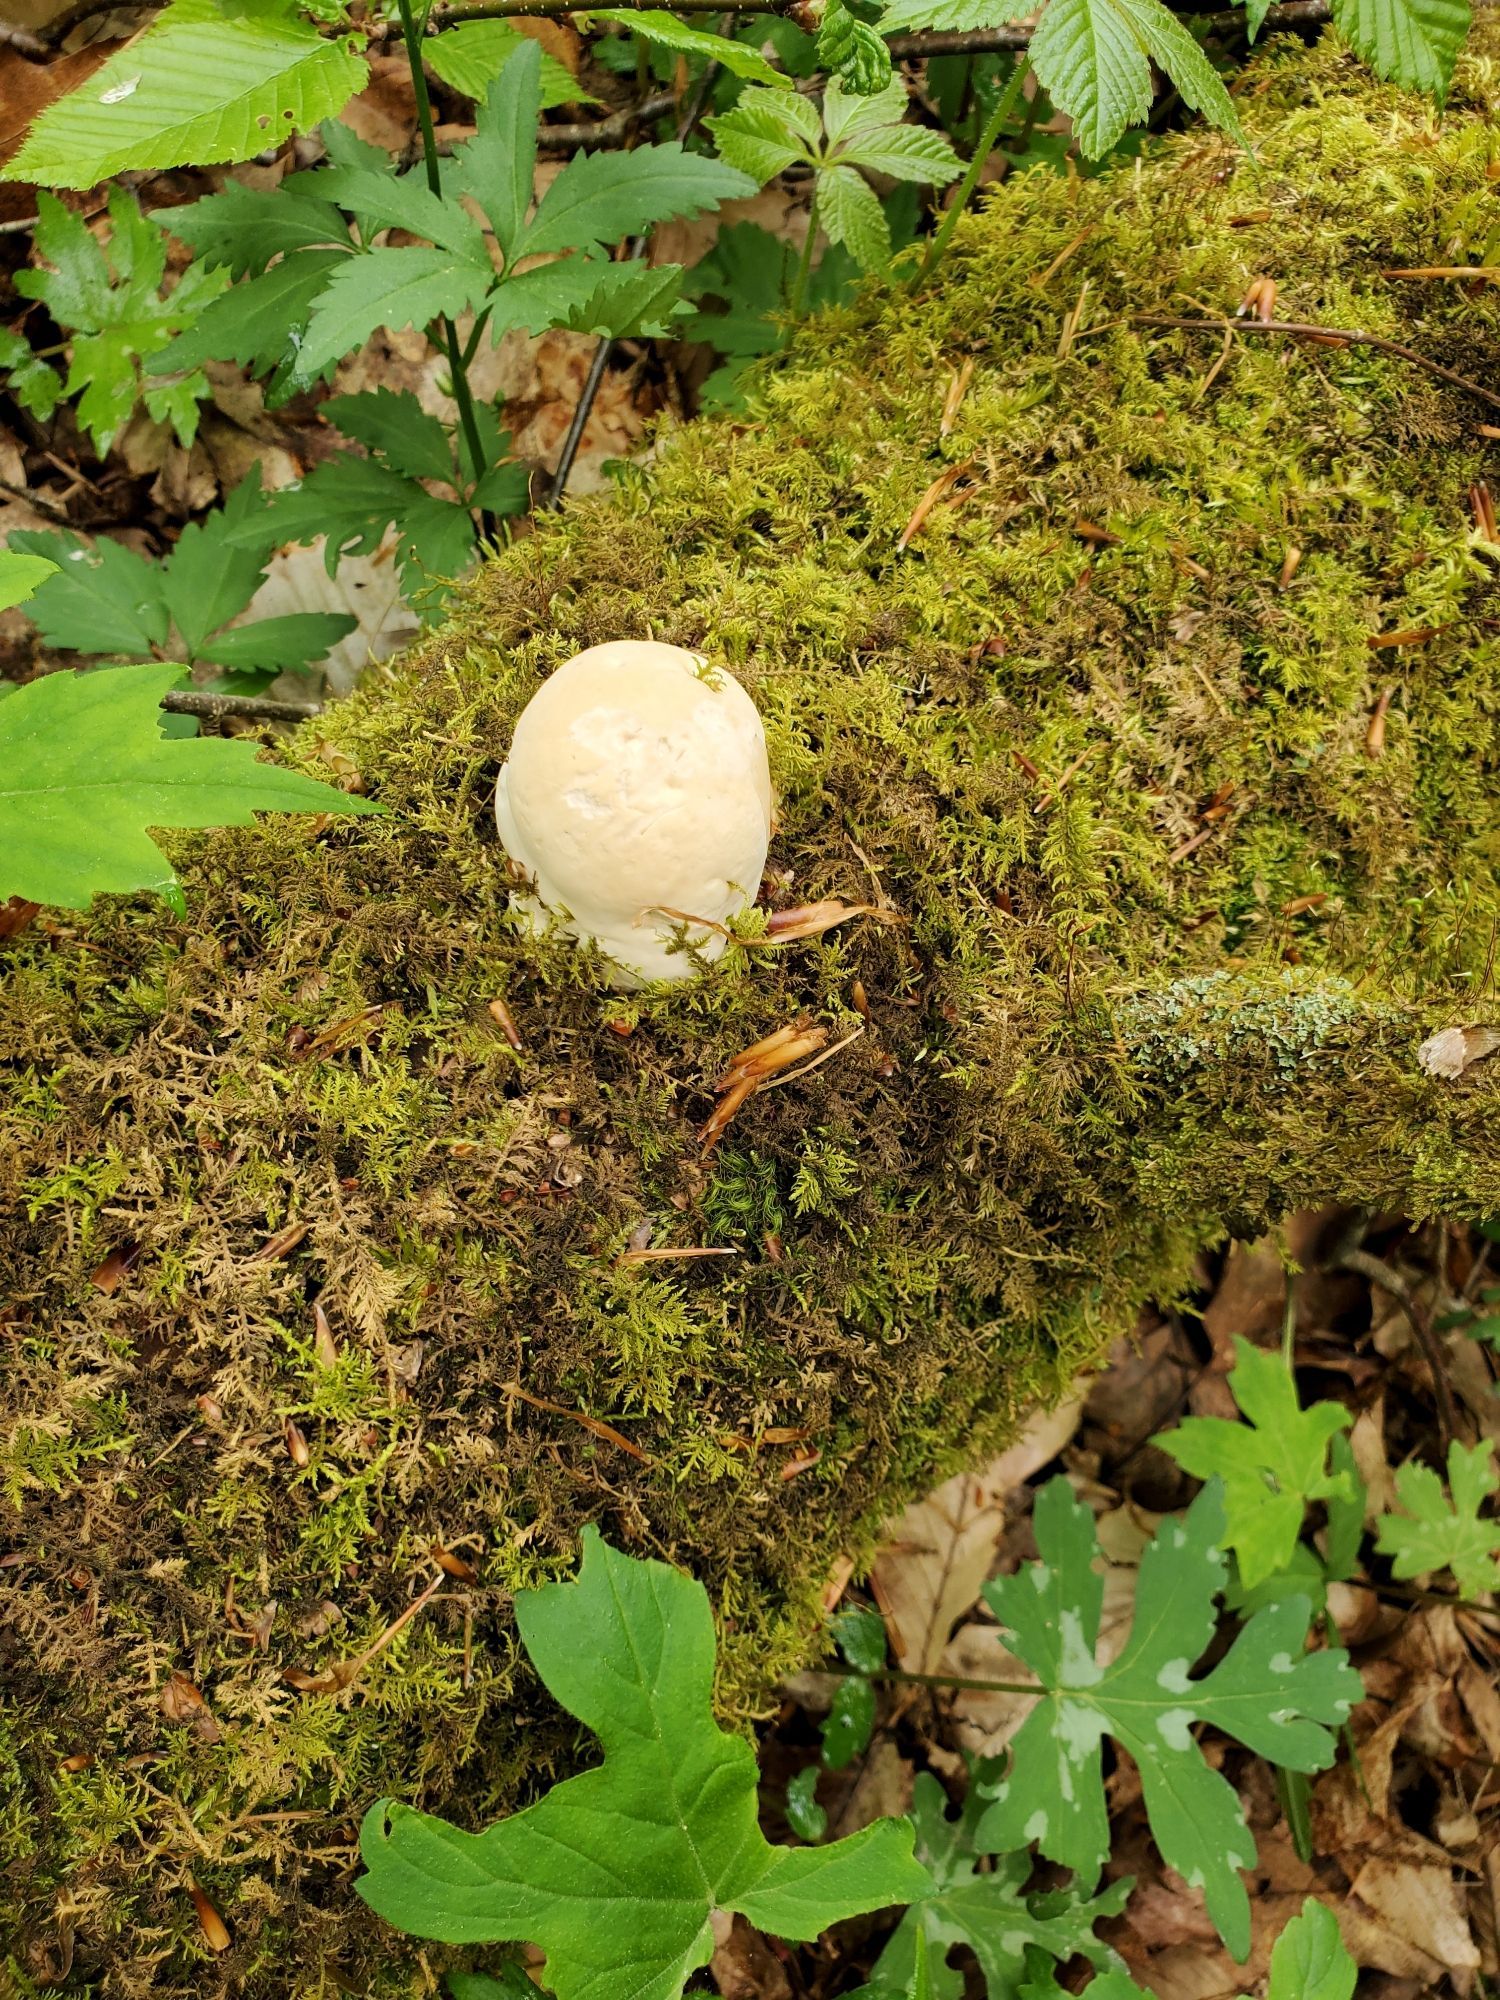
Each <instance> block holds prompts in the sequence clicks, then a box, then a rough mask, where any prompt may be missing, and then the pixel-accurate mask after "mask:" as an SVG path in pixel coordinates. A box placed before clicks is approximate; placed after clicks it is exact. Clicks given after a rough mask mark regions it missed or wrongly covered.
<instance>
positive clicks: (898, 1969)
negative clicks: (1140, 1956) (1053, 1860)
mask: <svg viewBox="0 0 1500 2000" xmlns="http://www.w3.org/2000/svg"><path fill="white" fill-rule="evenodd" d="M983 1811H984V1807H983V1802H982V1800H981V1799H980V1797H979V1793H978V1790H977V1788H976V1787H975V1786H974V1785H972V1784H971V1786H970V1790H969V1796H968V1798H967V1800H966V1801H965V1803H964V1809H963V1812H962V1813H961V1814H958V1815H956V1816H954V1817H950V1816H949V1813H948V1801H947V1796H946V1794H945V1793H944V1791H943V1788H942V1786H941V1785H940V1784H939V1783H938V1781H937V1779H936V1778H934V1777H933V1776H932V1774H931V1773H930V1772H927V1771H924V1772H922V1773H921V1774H920V1776H919V1777H918V1778H917V1781H916V1785H915V1788H914V1790H913V1793H912V1808H911V1816H912V1820H913V1822H914V1823H915V1826H916V1829H917V1850H916V1851H917V1858H918V1860H920V1861H922V1862H924V1863H925V1864H926V1866H927V1869H928V1871H929V1873H930V1874H931V1876H932V1887H931V1889H930V1890H929V1891H928V1893H927V1894H926V1895H925V1896H923V1897H921V1898H920V1899H919V1900H918V1901H916V1902H914V1903H913V1904H912V1906H911V1908H910V1909H909V1910H908V1911H907V1913H906V1915H905V1916H904V1917H903V1918H902V1920H901V1923H900V1925H899V1926H898V1928H897V1929H896V1931H895V1933H894V1934H893V1935H892V1937H891V1939H890V1941H889V1942H888V1943H887V1945H886V1947H885V1949H884V1951H883V1952H882V1953H881V1955H880V1957H879V1959H878V1960H877V1961H876V1963H875V1968H874V1970H873V1971H872V1973H871V1974H870V1981H869V1984H868V1985H867V1986H865V1987H862V1988H861V1989H860V1992H859V1994H857V1995H853V1996H851V2000H904V1996H905V1995H907V1994H909V1993H910V1992H912V1991H913V1989H914V1987H915V1985H916V1982H917V1975H918V1971H919V1963H920V1958H921V1956H922V1953H923V1948H924V1947H925V1955H926V1959H927V1965H928V1975H927V1976H928V1987H929V1991H930V1992H931V1994H932V1995H933V2000H961V1996H962V1994H963V1992H964V1987H965V1981H964V1975H963V1973H962V1972H961V1971H959V1970H958V1969H957V1968H956V1967H954V1966H950V1965H949V1963H948V1954H949V1952H950V1951H951V1950H952V1948H953V1947H954V1946H955V1945H965V1946H967V1947H968V1949H969V1950H970V1951H972V1952H973V1954H974V1956H975V1958H976V1959H977V1960H978V1963H979V1968H980V1971H981V1972H982V1973H983V1974H984V1978H985V1982H986V1985H987V1987H988V1990H989V1995H990V2000H1010V1996H1011V1995H1013V1994H1014V1993H1015V1991H1016V1987H1017V1985H1018V1983H1019V1981H1020V1980H1021V1978H1022V1976H1023V1973H1024V1972H1025V1970H1026V1967H1027V1964H1028V1961H1029V1960H1030V1959H1031V1958H1032V1956H1033V1955H1034V1954H1045V1955H1046V1956H1047V1957H1049V1958H1052V1959H1054V1960H1058V1961H1062V1962H1064V1963H1065V1962H1066V1961H1067V1960H1068V1959H1070V1958H1073V1957H1074V1956H1077V1955H1082V1956H1084V1957H1086V1958H1088V1959H1090V1960H1091V1961H1092V1962H1093V1964H1094V1965H1096V1966H1113V1965H1114V1964H1116V1963H1117V1961H1116V1959H1115V1955H1114V1953H1113V1952H1112V1951H1111V1950H1110V1949H1109V1947H1108V1946H1107V1945H1105V1944H1102V1943H1101V1942H1100V1941H1099V1939H1098V1938H1096V1937H1095V1935H1094V1926H1095V1925H1096V1924H1097V1923H1098V1922H1099V1920H1100V1919H1101V1918H1103V1917H1113V1916H1118V1915H1119V1913H1120V1911H1121V1910H1122V1909H1123V1908H1124V1905H1125V1899H1126V1897H1127V1896H1128V1895H1129V1893H1130V1890H1131V1887H1132V1884H1131V1883H1130V1881H1129V1880H1124V1881H1120V1882H1114V1883H1111V1884H1110V1886H1109V1888H1108V1889H1106V1890H1105V1891H1104V1893H1103V1894H1102V1895H1101V1896H1097V1897H1092V1898H1091V1897H1088V1896H1086V1895H1080V1894H1079V1893H1078V1892H1077V1891H1076V1890H1073V1891H1068V1892H1067V1893H1064V1894H1057V1893H1053V1894H1040V1893H1038V1894H1033V1895H1029V1896H1028V1895H1027V1894H1026V1893H1025V1884H1026V1879H1027V1877H1028V1876H1029V1875H1030V1873H1031V1857H1030V1855H1029V1854H1025V1853H1021V1854H1006V1855H1001V1856H1000V1857H999V1858H998V1859H997V1860H996V1861H995V1862H994V1864H993V1866H991V1867H989V1868H988V1869H984V1868H983V1863H982V1860H981V1857H982V1856H985V1855H987V1854H988V1853H989V1849H988V1848H987V1847H986V1846H984V1845H983V1844H980V1843H979V1842H978V1840H977V1833H978V1829H979V1826H980V1822H981V1820H982V1816H983ZM982 1870H983V1872H981V1871H982Z"/></svg>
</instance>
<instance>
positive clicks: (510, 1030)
mask: <svg viewBox="0 0 1500 2000" xmlns="http://www.w3.org/2000/svg"><path fill="white" fill-rule="evenodd" d="M490 1017H491V1019H492V1020H493V1021H494V1022H495V1024H496V1026H497V1027H498V1028H499V1030H500V1032H501V1034H502V1035H504V1037H505V1039H506V1040H507V1041H508V1042H509V1043H510V1045H511V1047H512V1048H513V1049H522V1048H524V1047H525V1046H526V1044H525V1043H524V1042H523V1041H522V1039H521V1030H520V1029H519V1028H518V1027H517V1026H516V1017H515V1015H514V1014H512V1012H511V1011H510V1009H509V1007H507V1006H506V1004H505V1002H504V1001H503V1000H492V1001H491V1002H490ZM610 1025H611V1026H613V1025H614V1024H613V1022H611V1024H610Z"/></svg>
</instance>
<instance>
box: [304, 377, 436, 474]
mask: <svg viewBox="0 0 1500 2000" xmlns="http://www.w3.org/2000/svg"><path fill="white" fill-rule="evenodd" d="M323 415H324V416H325V417H326V418H327V419H328V421H329V423H331V424H334V425H336V426H337V428H338V429H339V430H341V431H342V432H343V433H344V435H345V437H352V438H357V439H358V440H359V442H360V443H361V444H362V445H363V446H364V447H365V449H366V451H373V452H375V453H376V454H377V455H378V456H379V457H381V458H383V459H384V460H385V462H386V464H387V465H389V466H391V467H392V468H393V469H394V470H395V471H397V472H401V473H404V474H405V475H406V477H407V478H408V479H446V480H448V481H449V482H451V481H452V478H453V451H452V447H451V446H450V445H449V442H448V433H447V431H446V430H445V429H444V427H443V425H442V424H441V423H440V422H439V420H438V419H437V418H436V417H435V416H433V415H432V414H431V413H430V412H429V411H427V410H424V409H423V408H422V405H421V404H420V403H419V402H418V401H417V399H416V397H415V396H414V395H413V394H412V392H411V390H410V389H400V390H397V389H384V388H382V389H367V390H366V391H365V392H364V393H363V394H362V395H358V396H330V397H329V399H328V401H327V402H326V403H325V404H324V405H323Z"/></svg>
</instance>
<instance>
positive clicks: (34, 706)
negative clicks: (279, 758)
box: [0, 662, 383, 911]
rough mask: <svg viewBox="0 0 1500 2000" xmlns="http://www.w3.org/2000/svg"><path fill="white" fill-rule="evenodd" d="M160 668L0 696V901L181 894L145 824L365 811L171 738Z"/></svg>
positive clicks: (255, 761)
mask: <svg viewBox="0 0 1500 2000" xmlns="http://www.w3.org/2000/svg"><path fill="white" fill-rule="evenodd" d="M179 671H180V670H179V669H178V668H177V667H175V666H172V665H170V664H168V665H165V666H163V665H160V664H157V663H153V662H147V663H146V664H144V665H141V666H134V667H112V668H97V669H95V670H94V671H93V672H90V673H82V674H70V673H60V674H47V675H45V676H44V677H43V678H42V679H41V680H37V681H32V682H30V683H29V684H28V685H27V686H26V687H23V688H19V689H17V691H16V692H15V693H14V694H13V695H12V696H11V697H10V698H9V700H8V701H5V702H0V901H3V900H4V899H5V898H7V897H10V896H23V897H25V898H26V899H27V901H29V902H33V903H54V904H60V905H62V907H64V908H65V909H71V910H83V909H87V908H88V905H89V903H90V902H91V901H92V900H93V898H94V897H95V896H96V895H101V894H114V895H128V894H130V893H132V892H133V891H135V890H138V889H150V890H153V891H154V892H155V893H156V894H157V895H160V896H163V897H165V898H166V899H167V900H168V901H169V902H171V903H172V904H173V905H174V907H176V908H177V909H178V910H179V911H181V908H182V891H181V889H180V887H179V885H178V881H177V876H176V873H175V872H174V870H173V868H172V866H171V863H170V862H169V861H168V860H167V858H166V856H165V855H164V854H163V853H162V851H161V849H160V848H159V847H158V846H157V845H156V842H155V841H154V840H153V839H152V838H151V836H150V834H149V833H148V831H147V828H149V827H188V826H248V825H249V824H250V822H251V821H252V820H253V818H254V816H255V814H256V813H258V812H322V813H363V812H379V811H381V810H383V809H382V808H381V807H380V806H378V805H376V804H375V803H374V802H373V801H372V800H370V799H363V798H355V797H352V796H351V795H350V794H349V793H347V792H341V791H337V790H335V788H334V787H333V786H332V785H325V784H321V783H319V782H318V780H316V779H315V778H308V777H304V776H303V774H302V773H301V772H300V771H290V770H287V769H286V768H285V767H284V766H283V765H279V764H268V763H263V762H262V761H261V760H260V758H259V756H258V755H257V746H256V745H255V744H253V743H247V742H244V741H243V740H238V739H232V738H225V737H201V738H181V737H179V738H168V737H165V736H163V734H162V732H161V727H160V723H161V710H160V702H161V698H162V696H163V695H164V694H165V693H166V692H167V690H168V688H169V687H171V685H172V684H173V682H174V681H175V680H176V679H177V678H178V675H179Z"/></svg>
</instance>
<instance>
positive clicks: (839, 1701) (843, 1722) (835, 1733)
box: [823, 1674, 875, 1771]
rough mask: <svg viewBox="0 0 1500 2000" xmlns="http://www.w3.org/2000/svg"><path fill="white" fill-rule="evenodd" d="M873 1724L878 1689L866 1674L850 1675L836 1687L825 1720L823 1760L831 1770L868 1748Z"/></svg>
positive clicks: (840, 1769) (841, 1766) (839, 1767)
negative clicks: (876, 1690) (868, 1679)
mask: <svg viewBox="0 0 1500 2000" xmlns="http://www.w3.org/2000/svg"><path fill="white" fill-rule="evenodd" d="M874 1727H875V1690H874V1688H872V1687H871V1685H870V1683H869V1682H868V1681H867V1680H866V1679H865V1677H864V1675H863V1674H850V1675H849V1677H848V1679H847V1680H842V1681H840V1682H839V1684H838V1686H837V1688H836V1689H835V1690H834V1695H833V1703H832V1705H831V1707H830V1708H829V1710H828V1714H827V1716H826V1717H825V1718H824V1721H823V1762H824V1763H825V1764H826V1765H827V1766H828V1768H829V1770H830V1771H842V1770H843V1769H844V1767H845V1766H846V1765H847V1764H852V1763H853V1762H854V1759H855V1758H856V1757H858V1756H859V1755H860V1754H861V1752H863V1751H865V1750H868V1749H869V1747H870V1732H871V1731H872V1730H873V1729H874Z"/></svg>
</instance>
